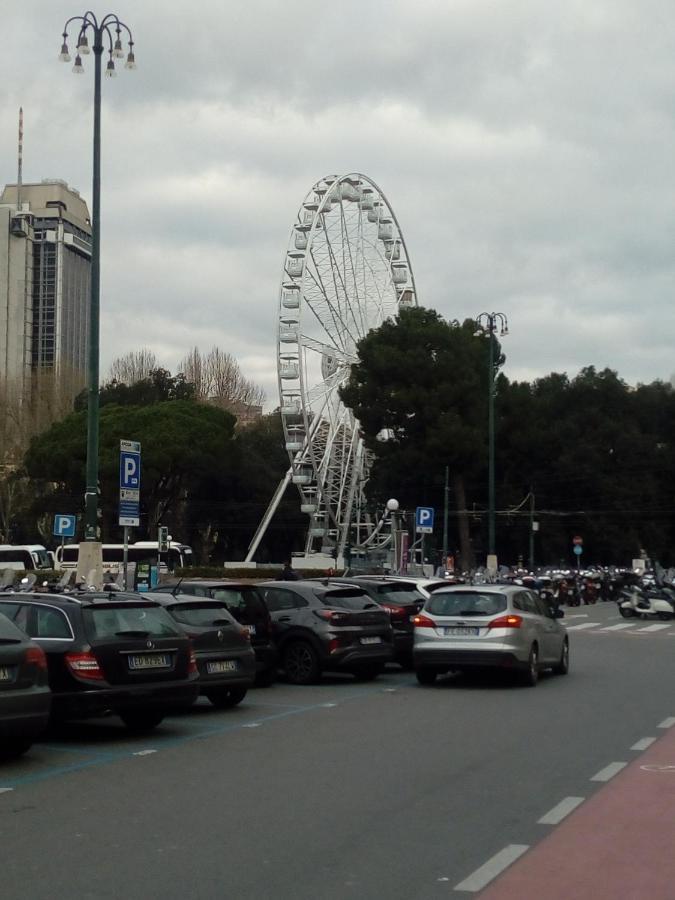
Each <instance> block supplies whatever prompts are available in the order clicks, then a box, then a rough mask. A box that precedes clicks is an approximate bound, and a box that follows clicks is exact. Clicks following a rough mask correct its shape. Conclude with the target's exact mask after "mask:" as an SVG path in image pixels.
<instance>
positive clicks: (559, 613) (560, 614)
mask: <svg viewBox="0 0 675 900" xmlns="http://www.w3.org/2000/svg"><path fill="white" fill-rule="evenodd" d="M553 618H554V619H564V618H565V610H564V609H554V610H553Z"/></svg>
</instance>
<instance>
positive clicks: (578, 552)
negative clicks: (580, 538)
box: [573, 544, 584, 556]
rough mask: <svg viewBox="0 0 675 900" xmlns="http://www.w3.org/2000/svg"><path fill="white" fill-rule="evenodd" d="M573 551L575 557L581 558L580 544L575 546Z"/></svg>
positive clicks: (581, 548) (581, 549)
mask: <svg viewBox="0 0 675 900" xmlns="http://www.w3.org/2000/svg"><path fill="white" fill-rule="evenodd" d="M573 549H574V552H575V553H576V555H577V556H581V554H582V553H583V552H584V548H583V547H582V546H581V545H580V544H577V545H576V546H575V547H574V548H573Z"/></svg>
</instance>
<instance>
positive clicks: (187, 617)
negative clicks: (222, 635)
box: [170, 603, 232, 627]
mask: <svg viewBox="0 0 675 900" xmlns="http://www.w3.org/2000/svg"><path fill="white" fill-rule="evenodd" d="M170 612H171V615H172V616H173V617H174V619H175V620H176V621H177V622H180V623H181V624H182V625H195V626H197V627H199V626H203V625H218V624H220V623H222V622H228V623H230V622H232V617H231V616H230V614H229V612H228V611H227V608H226V607H225V606H223V604H222V603H178V604H176V605H175V606H172V607H171V610H170Z"/></svg>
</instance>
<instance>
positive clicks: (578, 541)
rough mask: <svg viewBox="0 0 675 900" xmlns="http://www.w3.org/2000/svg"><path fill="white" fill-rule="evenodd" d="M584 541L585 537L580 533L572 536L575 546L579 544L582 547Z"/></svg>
mask: <svg viewBox="0 0 675 900" xmlns="http://www.w3.org/2000/svg"><path fill="white" fill-rule="evenodd" d="M583 542H584V539H583V538H582V537H581V535H579V534H577V535H575V536H574V537H573V538H572V543H573V544H574V546H575V547H577V546H579V547H580V546H581V545H582V544H583Z"/></svg>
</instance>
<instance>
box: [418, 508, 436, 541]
mask: <svg viewBox="0 0 675 900" xmlns="http://www.w3.org/2000/svg"><path fill="white" fill-rule="evenodd" d="M433 530H434V510H433V508H432V507H431V506H418V507H417V509H416V510H415V533H416V534H432V533H433Z"/></svg>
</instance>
